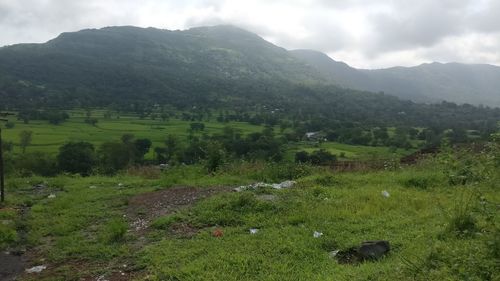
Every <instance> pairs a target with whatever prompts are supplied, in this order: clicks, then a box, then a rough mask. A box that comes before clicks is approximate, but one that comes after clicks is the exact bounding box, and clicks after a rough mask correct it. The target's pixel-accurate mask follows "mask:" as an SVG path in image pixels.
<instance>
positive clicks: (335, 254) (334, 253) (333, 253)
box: [328, 250, 340, 258]
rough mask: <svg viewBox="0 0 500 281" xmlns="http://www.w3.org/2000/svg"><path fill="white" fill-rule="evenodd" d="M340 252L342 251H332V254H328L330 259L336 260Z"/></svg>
mask: <svg viewBox="0 0 500 281" xmlns="http://www.w3.org/2000/svg"><path fill="white" fill-rule="evenodd" d="M339 252H340V250H334V251H331V252H330V253H328V255H329V256H330V258H334V257H336V256H337V254H338V253H339Z"/></svg>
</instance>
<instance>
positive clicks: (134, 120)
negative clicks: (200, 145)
mask: <svg viewBox="0 0 500 281" xmlns="http://www.w3.org/2000/svg"><path fill="white" fill-rule="evenodd" d="M92 116H95V117H97V118H98V119H99V122H98V123H97V124H96V126H91V125H89V124H87V123H85V122H84V120H85V117H84V113H83V111H71V112H70V119H68V120H67V121H66V122H64V123H61V124H59V125H51V124H49V123H48V122H47V121H40V120H32V121H30V122H29V123H28V124H24V123H23V122H22V121H20V120H14V119H12V120H10V121H12V122H14V123H15V126H14V128H12V129H4V130H2V132H3V134H4V139H5V141H6V142H9V141H11V142H13V143H14V144H15V148H14V152H16V153H20V152H21V148H20V147H19V145H18V144H19V133H20V132H21V131H23V130H31V131H33V142H32V144H31V145H30V146H28V148H27V151H28V152H30V151H31V152H34V151H41V152H47V153H57V151H58V149H59V147H60V146H61V145H63V144H64V143H66V142H68V141H87V142H90V143H92V144H94V145H96V146H98V145H99V144H101V143H103V142H106V141H110V140H116V141H118V140H120V138H121V136H122V135H123V134H126V133H131V134H134V136H135V137H136V138H149V139H150V140H151V141H152V142H153V147H156V146H164V144H163V143H164V141H165V138H166V136H167V135H169V134H171V135H176V136H180V137H186V136H188V134H189V133H188V129H189V128H190V124H191V123H192V121H182V120H179V119H170V120H169V121H165V122H163V121H161V120H158V119H157V120H151V119H140V118H138V117H137V116H132V115H123V116H120V118H119V119H117V118H116V117H114V118H113V119H104V118H102V112H100V111H98V112H94V113H93V115H92ZM225 126H231V127H233V128H235V129H238V130H241V132H242V133H244V134H248V133H253V132H260V131H261V130H262V129H263V127H261V126H255V125H250V124H248V123H244V122H229V123H219V122H215V121H210V122H205V130H204V132H205V133H207V134H213V133H217V132H222V129H223V128H224V127H225ZM147 157H149V158H152V157H153V155H152V152H151V153H150V154H149V155H147Z"/></svg>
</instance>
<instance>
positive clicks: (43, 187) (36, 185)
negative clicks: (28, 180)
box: [33, 183, 47, 189]
mask: <svg viewBox="0 0 500 281" xmlns="http://www.w3.org/2000/svg"><path fill="white" fill-rule="evenodd" d="M33 188H34V189H45V188H47V185H45V184H43V183H39V184H35V185H34V186H33Z"/></svg>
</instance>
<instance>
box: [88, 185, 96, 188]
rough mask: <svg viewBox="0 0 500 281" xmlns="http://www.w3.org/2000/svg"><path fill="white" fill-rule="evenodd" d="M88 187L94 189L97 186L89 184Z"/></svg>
mask: <svg viewBox="0 0 500 281" xmlns="http://www.w3.org/2000/svg"><path fill="white" fill-rule="evenodd" d="M89 188H90V189H95V188H97V186H95V185H91V186H89Z"/></svg>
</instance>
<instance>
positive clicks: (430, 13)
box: [0, 0, 500, 68]
mask: <svg viewBox="0 0 500 281" xmlns="http://www.w3.org/2000/svg"><path fill="white" fill-rule="evenodd" d="M215 24H234V25H236V26H239V27H242V28H245V29H247V30H249V31H252V32H255V33H257V34H259V35H260V36H262V37H264V38H265V39H267V40H269V41H271V42H273V43H275V44H277V45H279V46H282V47H285V48H287V49H299V48H302V49H303V48H307V49H315V50H319V51H323V52H325V53H327V54H328V55H330V56H331V57H332V58H334V59H336V60H341V61H344V62H346V63H348V64H350V65H352V66H355V67H362V68H382V67H389V66H395V65H404V66H411V65H417V64H421V63H425V62H432V61H439V62H451V61H457V62H465V63H489V64H496V65H500V0H415V1H411V0H275V1H271V0H0V46H1V45H10V44H14V43H21V42H23V43H24V42H45V41H47V40H49V39H51V38H53V37H55V36H57V35H58V34H59V33H61V32H65V31H76V30H80V29H84V28H99V27H104V26H111V25H136V26H142V27H150V26H152V27H157V28H163V29H186V28H190V27H194V26H201V25H215Z"/></svg>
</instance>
